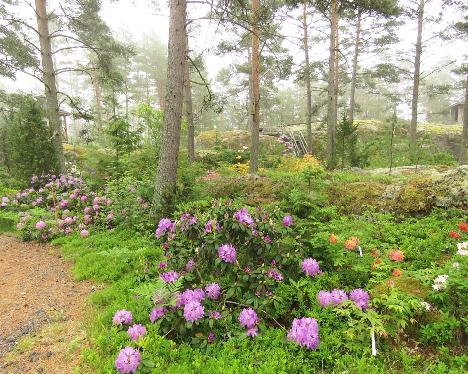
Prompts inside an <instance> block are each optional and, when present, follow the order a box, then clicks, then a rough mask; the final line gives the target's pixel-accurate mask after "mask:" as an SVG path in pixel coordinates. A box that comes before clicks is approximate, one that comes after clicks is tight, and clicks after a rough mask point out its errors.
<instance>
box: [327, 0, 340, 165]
mask: <svg viewBox="0 0 468 374" xmlns="http://www.w3.org/2000/svg"><path fill="white" fill-rule="evenodd" d="M330 22H331V25H330V56H329V60H328V106H327V136H328V139H327V163H328V167H329V168H333V167H334V166H335V136H336V121H337V110H338V105H337V103H338V97H337V96H338V92H337V88H338V87H337V83H338V71H337V65H338V64H337V62H338V45H337V41H338V0H331V3H330Z"/></svg>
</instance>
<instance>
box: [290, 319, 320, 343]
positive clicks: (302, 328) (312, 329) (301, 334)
mask: <svg viewBox="0 0 468 374" xmlns="http://www.w3.org/2000/svg"><path fill="white" fill-rule="evenodd" d="M288 339H289V340H291V341H294V342H296V343H297V344H299V345H300V346H301V347H306V348H307V349H315V348H317V345H318V343H319V335H318V323H317V320H316V319H314V318H308V317H304V318H295V319H294V320H293V323H292V326H291V329H290V330H289V331H288Z"/></svg>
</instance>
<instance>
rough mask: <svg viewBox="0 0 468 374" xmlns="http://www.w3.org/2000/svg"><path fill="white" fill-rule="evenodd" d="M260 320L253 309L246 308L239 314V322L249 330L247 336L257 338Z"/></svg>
mask: <svg viewBox="0 0 468 374" xmlns="http://www.w3.org/2000/svg"><path fill="white" fill-rule="evenodd" d="M259 321H260V320H259V318H258V316H257V313H255V310H253V309H252V308H244V309H242V311H241V312H240V314H239V322H240V324H241V325H242V326H244V327H245V328H246V329H247V332H246V335H247V336H250V337H252V338H253V337H255V336H257V335H258V330H257V324H258V322H259Z"/></svg>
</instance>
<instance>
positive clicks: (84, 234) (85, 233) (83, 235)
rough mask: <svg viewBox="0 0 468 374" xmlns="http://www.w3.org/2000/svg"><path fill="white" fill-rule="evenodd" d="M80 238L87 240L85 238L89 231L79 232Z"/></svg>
mask: <svg viewBox="0 0 468 374" xmlns="http://www.w3.org/2000/svg"><path fill="white" fill-rule="evenodd" d="M80 236H81V237H82V238H87V237H88V236H89V231H88V230H86V229H84V230H81V231H80Z"/></svg>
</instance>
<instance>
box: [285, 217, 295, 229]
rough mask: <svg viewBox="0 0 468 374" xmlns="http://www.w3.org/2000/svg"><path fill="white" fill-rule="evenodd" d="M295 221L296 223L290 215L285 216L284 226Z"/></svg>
mask: <svg viewBox="0 0 468 374" xmlns="http://www.w3.org/2000/svg"><path fill="white" fill-rule="evenodd" d="M293 223H294V220H293V218H292V217H291V216H290V215H287V216H284V218H283V226H284V227H289V226H292V224H293Z"/></svg>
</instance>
